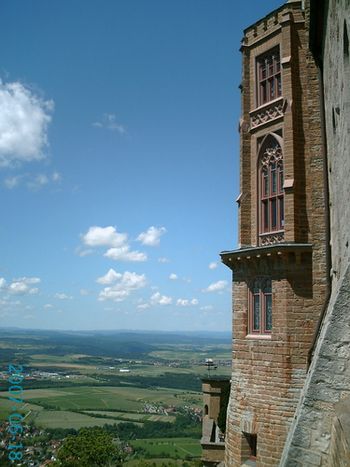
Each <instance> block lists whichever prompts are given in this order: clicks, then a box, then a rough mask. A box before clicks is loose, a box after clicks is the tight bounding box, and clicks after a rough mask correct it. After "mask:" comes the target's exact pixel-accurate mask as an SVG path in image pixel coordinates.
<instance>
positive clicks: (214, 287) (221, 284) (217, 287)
mask: <svg viewBox="0 0 350 467" xmlns="http://www.w3.org/2000/svg"><path fill="white" fill-rule="evenodd" d="M226 287H227V281H217V282H213V283H212V284H210V285H209V286H208V287H207V288H206V289H203V292H220V291H222V290H224V289H225V288H226Z"/></svg>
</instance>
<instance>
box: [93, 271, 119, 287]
mask: <svg viewBox="0 0 350 467" xmlns="http://www.w3.org/2000/svg"><path fill="white" fill-rule="evenodd" d="M121 277H122V274H120V273H119V272H116V271H115V270H114V269H112V268H111V269H110V270H109V271H108V272H107V273H106V274H105V275H104V276H102V277H99V278H98V279H96V282H97V283H98V284H102V285H110V284H113V282H116V281H117V280H118V279H120V278H121Z"/></svg>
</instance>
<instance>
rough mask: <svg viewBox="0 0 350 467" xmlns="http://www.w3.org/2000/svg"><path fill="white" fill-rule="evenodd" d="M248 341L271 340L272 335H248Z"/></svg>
mask: <svg viewBox="0 0 350 467" xmlns="http://www.w3.org/2000/svg"><path fill="white" fill-rule="evenodd" d="M245 338H246V339H258V340H259V339H261V340H271V334H247V335H246V336H245Z"/></svg>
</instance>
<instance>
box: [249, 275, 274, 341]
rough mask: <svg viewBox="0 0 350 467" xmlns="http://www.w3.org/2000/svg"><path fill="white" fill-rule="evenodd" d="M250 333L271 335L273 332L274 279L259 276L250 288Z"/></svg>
mask: <svg viewBox="0 0 350 467" xmlns="http://www.w3.org/2000/svg"><path fill="white" fill-rule="evenodd" d="M248 318H249V319H248V334H250V335H261V334H267V335H270V334H271V332H272V281H271V279H270V278H257V279H255V280H254V281H253V283H252V284H251V287H250V288H249V307H248Z"/></svg>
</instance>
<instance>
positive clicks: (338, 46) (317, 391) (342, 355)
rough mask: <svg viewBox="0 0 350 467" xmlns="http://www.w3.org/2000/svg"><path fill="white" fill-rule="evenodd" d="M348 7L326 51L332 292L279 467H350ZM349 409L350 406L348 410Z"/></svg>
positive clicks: (340, 12)
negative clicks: (349, 421) (344, 414)
mask: <svg viewBox="0 0 350 467" xmlns="http://www.w3.org/2000/svg"><path fill="white" fill-rule="evenodd" d="M349 33H350V5H349V1H348V0H329V3H328V14H327V22H326V30H325V42H324V51H323V66H324V75H323V80H324V100H325V123H326V138H327V154H328V179H329V195H330V221H331V225H330V237H331V253H332V254H331V256H332V271H331V275H332V294H331V298H330V302H329V306H328V309H327V312H326V315H325V319H324V322H323V325H322V329H321V333H320V336H319V339H318V343H317V347H316V350H315V352H314V357H313V362H312V365H311V367H310V370H309V374H308V377H307V380H306V384H305V387H304V389H303V392H302V396H301V399H300V402H299V406H298V410H297V412H296V416H295V419H294V422H293V425H292V428H291V431H290V433H289V435H288V440H287V444H286V446H285V449H284V453H283V457H282V461H281V464H280V465H281V466H285V467H291V466H314V465H317V466H330V467H331V466H343V465H344V466H345V465H346V466H348V465H350V459H349V451H348V446H347V445H346V444H345V441H346V440H345V438H344V434H345V433H346V431H344V430H343V429H342V426H341V422H340V420H339V417H337V414H336V407H337V404H339V401H342V400H343V399H345V398H347V397H349V394H350V322H349V308H350V253H349V240H350V238H349V237H350V227H349V226H350V202H349V190H350V154H349V152H350V150H349V148H350V64H349ZM348 409H349V408H348Z"/></svg>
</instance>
